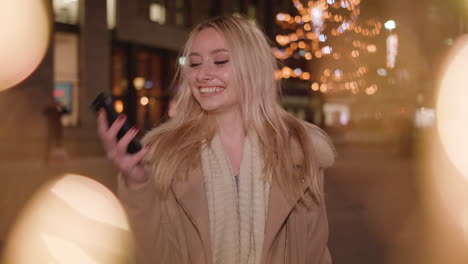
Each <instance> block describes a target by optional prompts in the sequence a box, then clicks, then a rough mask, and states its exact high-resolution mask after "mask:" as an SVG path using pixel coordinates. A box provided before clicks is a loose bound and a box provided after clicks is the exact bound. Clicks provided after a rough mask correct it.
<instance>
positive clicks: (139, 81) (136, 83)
mask: <svg viewBox="0 0 468 264" xmlns="http://www.w3.org/2000/svg"><path fill="white" fill-rule="evenodd" d="M143 86H145V78H143V77H136V78H135V79H133V87H135V89H136V90H141V89H143Z"/></svg>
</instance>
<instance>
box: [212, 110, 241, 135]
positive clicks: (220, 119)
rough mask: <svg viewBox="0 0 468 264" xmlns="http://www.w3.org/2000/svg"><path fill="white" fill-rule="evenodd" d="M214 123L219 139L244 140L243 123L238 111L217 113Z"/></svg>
mask: <svg viewBox="0 0 468 264" xmlns="http://www.w3.org/2000/svg"><path fill="white" fill-rule="evenodd" d="M216 123H217V125H218V133H219V135H220V137H221V138H224V139H231V140H233V141H237V140H239V139H244V138H245V128H244V122H243V121H242V115H241V113H240V111H229V112H225V113H219V114H217V115H216ZM231 140H229V141H231ZM242 141H243V140H242Z"/></svg>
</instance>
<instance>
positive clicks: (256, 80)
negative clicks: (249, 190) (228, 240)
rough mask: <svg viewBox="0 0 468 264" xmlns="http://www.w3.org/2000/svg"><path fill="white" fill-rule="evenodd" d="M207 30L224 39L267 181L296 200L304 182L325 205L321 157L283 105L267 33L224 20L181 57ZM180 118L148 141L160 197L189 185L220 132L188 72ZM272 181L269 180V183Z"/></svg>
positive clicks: (209, 24)
mask: <svg viewBox="0 0 468 264" xmlns="http://www.w3.org/2000/svg"><path fill="white" fill-rule="evenodd" d="M205 28H213V29H215V30H216V31H217V32H218V33H220V34H221V35H222V36H223V37H224V39H225V40H226V43H227V45H228V49H229V52H230V54H231V56H230V57H231V63H233V76H234V82H235V85H237V86H238V87H239V90H240V96H239V97H240V98H239V101H240V102H239V105H240V106H241V107H240V108H241V111H242V117H243V122H244V127H245V128H246V130H247V131H248V133H252V132H253V133H255V134H256V135H257V136H258V138H259V143H260V148H261V151H262V154H263V159H264V164H265V168H264V175H271V177H272V179H271V180H273V181H274V182H275V183H276V184H278V186H279V187H280V188H281V190H282V191H283V192H284V193H285V195H286V196H287V197H288V198H290V199H292V200H294V199H298V198H300V197H301V196H302V193H303V191H304V190H303V184H304V183H303V182H305V183H306V184H308V185H309V186H310V187H311V190H312V193H313V195H314V197H315V198H316V200H317V201H321V200H322V199H321V197H322V194H321V188H320V187H319V179H318V171H319V168H318V164H317V157H316V156H315V155H314V150H313V147H312V142H311V139H310V135H309V133H308V132H307V130H306V127H305V125H304V124H303V123H302V122H301V121H300V120H298V119H296V118H295V117H294V116H292V115H290V114H289V113H287V112H286V111H285V110H284V109H283V108H282V107H281V104H280V102H279V92H280V84H279V82H278V81H276V80H275V79H274V77H273V76H274V72H275V70H276V69H277V61H276V59H275V57H274V56H273V54H272V51H271V48H270V45H269V42H268V40H267V38H266V36H265V35H264V34H263V32H262V31H261V30H260V29H259V28H258V27H257V26H256V25H254V24H253V23H252V22H250V21H248V20H247V19H244V18H238V17H230V16H222V17H216V18H213V19H210V20H207V21H205V22H203V23H201V24H199V25H198V26H196V27H195V28H194V29H193V30H192V32H191V33H190V35H189V38H188V40H187V43H186V46H185V48H184V50H183V52H182V56H184V57H185V58H187V55H188V53H189V51H190V49H191V45H192V42H193V39H194V37H195V36H196V34H197V33H198V32H200V31H202V30H203V29H205ZM177 83H178V85H179V90H178V93H177V94H176V97H175V98H176V100H177V110H176V114H175V115H174V116H173V117H172V118H171V119H170V120H169V121H168V122H166V123H164V124H162V125H161V126H160V127H158V128H156V129H155V130H154V131H153V132H151V133H150V135H149V136H148V137H147V143H151V144H153V145H154V149H155V153H153V154H152V155H149V158H148V159H147V161H148V162H149V164H151V165H152V166H153V170H154V180H155V183H156V186H157V187H156V188H157V190H158V192H159V193H160V194H161V195H162V197H165V195H166V194H167V192H168V190H169V188H170V185H171V182H172V180H173V179H174V178H176V179H184V178H185V177H187V175H189V172H190V170H192V169H193V168H195V167H196V166H199V164H200V157H201V152H202V146H203V142H205V141H208V142H209V141H210V140H211V139H212V138H213V137H214V135H215V133H216V126H215V123H214V121H213V118H212V117H211V116H210V114H209V113H207V112H205V111H203V110H202V109H201V107H200V105H199V104H198V103H197V101H196V100H195V98H194V97H193V96H192V94H191V91H190V87H189V84H188V80H187V77H186V67H185V66H181V68H179V70H178V75H177ZM291 140H294V141H296V142H297V143H298V144H296V145H297V146H299V148H300V152H301V154H302V155H301V156H302V159H303V160H302V163H301V164H299V165H300V166H296V165H298V164H294V161H293V155H291V154H292V153H291V151H292V149H291ZM266 180H269V179H266Z"/></svg>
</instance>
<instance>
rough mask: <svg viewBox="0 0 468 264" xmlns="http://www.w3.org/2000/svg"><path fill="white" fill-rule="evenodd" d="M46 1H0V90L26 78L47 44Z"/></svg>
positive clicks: (47, 14) (48, 28)
mask: <svg viewBox="0 0 468 264" xmlns="http://www.w3.org/2000/svg"><path fill="white" fill-rule="evenodd" d="M48 3H49V1H45V0H13V1H8V0H4V1H0V91H2V90H5V89H8V88H11V87H13V86H15V85H17V84H18V83H20V82H22V81H23V80H24V79H26V78H27V77H28V76H29V75H30V74H31V73H32V72H33V71H34V70H35V69H36V68H37V66H38V65H39V64H40V62H41V61H42V59H43V58H44V55H45V53H46V50H47V48H48V46H49V38H50V31H51V29H50V23H49V20H50V18H49V16H50V14H49V12H48V9H49V7H48Z"/></svg>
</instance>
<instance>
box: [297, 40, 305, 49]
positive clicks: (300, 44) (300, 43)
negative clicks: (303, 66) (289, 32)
mask: <svg viewBox="0 0 468 264" xmlns="http://www.w3.org/2000/svg"><path fill="white" fill-rule="evenodd" d="M298 46H299V48H301V49H304V48H305V46H306V44H305V42H304V41H299V44H298Z"/></svg>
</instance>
